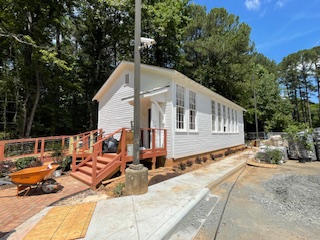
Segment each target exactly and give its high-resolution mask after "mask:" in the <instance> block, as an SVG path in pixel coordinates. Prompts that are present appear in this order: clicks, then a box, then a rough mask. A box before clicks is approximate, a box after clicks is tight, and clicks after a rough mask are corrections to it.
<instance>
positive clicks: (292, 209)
mask: <svg viewBox="0 0 320 240" xmlns="http://www.w3.org/2000/svg"><path fill="white" fill-rule="evenodd" d="M262 185H263V186H264V187H265V188H266V190H267V191H268V192H270V193H271V194H272V196H273V197H272V198H271V199H270V198H268V197H266V196H265V195H261V194H259V193H256V194H255V195H251V198H252V199H254V200H256V201H258V202H259V203H261V204H262V205H263V206H264V207H265V209H266V210H267V211H268V212H269V213H270V214H277V215H278V216H281V217H285V218H290V219H292V220H294V221H298V222H300V223H301V224H309V225H310V224H311V225H312V224H315V225H319V226H320V189H319V188H320V175H310V176H305V175H297V174H294V175H293V174H290V175H288V174H286V175H280V176H274V177H272V178H271V179H270V180H267V181H263V182H262Z"/></svg>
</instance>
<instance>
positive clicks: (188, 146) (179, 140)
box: [167, 76, 244, 158]
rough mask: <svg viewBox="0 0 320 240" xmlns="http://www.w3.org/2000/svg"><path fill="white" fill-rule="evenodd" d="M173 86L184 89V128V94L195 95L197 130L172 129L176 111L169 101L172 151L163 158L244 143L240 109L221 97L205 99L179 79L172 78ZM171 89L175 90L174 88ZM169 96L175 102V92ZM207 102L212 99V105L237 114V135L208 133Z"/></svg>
mask: <svg viewBox="0 0 320 240" xmlns="http://www.w3.org/2000/svg"><path fill="white" fill-rule="evenodd" d="M175 84H180V85H182V86H184V87H185V88H186V96H185V100H186V106H187V109H186V114H187V116H186V118H185V119H187V122H185V124H186V126H189V122H188V120H189V117H188V112H189V111H188V110H189V109H188V106H189V105H188V101H189V100H188V99H189V96H188V92H189V90H192V91H195V92H196V111H197V122H196V129H197V131H194V130H189V129H187V130H186V131H181V130H176V129H175V111H176V110H175V100H173V111H172V114H173V115H172V122H173V127H174V128H173V134H174V136H173V141H174V149H173V150H172V152H171V155H168V156H167V157H171V158H181V157H186V156H190V155H196V154H201V153H205V152H210V151H215V150H219V149H224V148H229V147H233V146H238V145H241V144H244V132H243V129H244V126H243V110H242V109H240V108H239V107H236V105H234V104H230V103H229V101H228V100H227V99H225V98H221V97H217V98H213V97H212V96H208V95H207V94H206V93H204V92H203V91H201V90H198V89H196V88H195V87H194V86H193V85H188V84H186V83H185V82H184V81H183V79H179V76H178V77H177V78H176V81H175ZM173 89H174V91H175V88H173ZM172 96H173V99H175V93H173V94H172ZM211 100H214V101H215V102H216V103H221V105H225V106H226V110H227V108H228V107H229V108H230V109H235V110H236V111H237V120H238V133H223V132H221V133H217V132H215V133H214V132H212V131H211Z"/></svg>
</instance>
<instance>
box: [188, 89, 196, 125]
mask: <svg viewBox="0 0 320 240" xmlns="http://www.w3.org/2000/svg"><path fill="white" fill-rule="evenodd" d="M189 128H190V129H191V130H195V129H196V93H195V92H193V91H191V90H190V91H189Z"/></svg>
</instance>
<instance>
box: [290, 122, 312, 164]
mask: <svg viewBox="0 0 320 240" xmlns="http://www.w3.org/2000/svg"><path fill="white" fill-rule="evenodd" d="M286 133H287V134H288V136H287V137H288V139H289V140H291V141H293V142H294V148H295V151H296V152H297V154H298V157H299V158H302V156H301V154H300V151H299V147H298V144H299V143H300V144H301V145H302V146H303V147H304V149H305V150H306V151H307V152H309V151H311V150H312V147H313V143H312V142H310V141H309V140H308V136H309V135H310V134H312V129H311V128H310V127H309V126H308V125H307V124H305V123H293V124H290V125H289V126H288V127H287V128H286ZM306 155H307V154H306Z"/></svg>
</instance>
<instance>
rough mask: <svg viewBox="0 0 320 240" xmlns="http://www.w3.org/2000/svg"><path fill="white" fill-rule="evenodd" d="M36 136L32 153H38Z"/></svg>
mask: <svg viewBox="0 0 320 240" xmlns="http://www.w3.org/2000/svg"><path fill="white" fill-rule="evenodd" d="M38 141H39V140H38V138H37V139H36V141H35V143H34V154H37V153H38V143H39V142H38Z"/></svg>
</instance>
